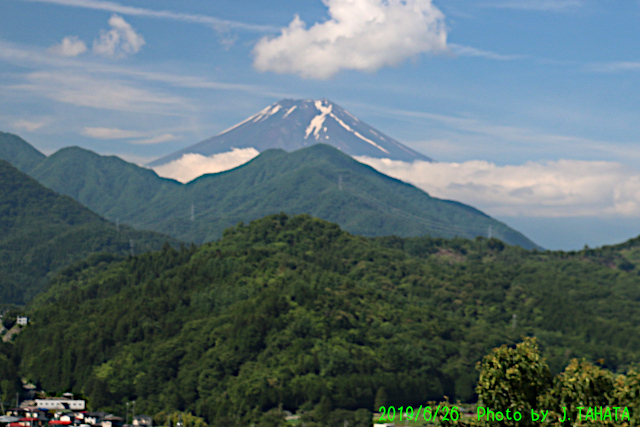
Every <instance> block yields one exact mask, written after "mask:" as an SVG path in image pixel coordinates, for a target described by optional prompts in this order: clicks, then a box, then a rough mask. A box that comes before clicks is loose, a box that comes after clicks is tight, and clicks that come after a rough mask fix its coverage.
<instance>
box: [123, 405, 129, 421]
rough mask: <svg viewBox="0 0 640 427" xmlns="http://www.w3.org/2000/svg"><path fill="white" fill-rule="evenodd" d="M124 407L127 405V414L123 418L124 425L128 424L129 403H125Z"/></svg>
mask: <svg viewBox="0 0 640 427" xmlns="http://www.w3.org/2000/svg"><path fill="white" fill-rule="evenodd" d="M126 405H127V412H126V415H125V416H124V423H125V424H129V402H127V403H126Z"/></svg>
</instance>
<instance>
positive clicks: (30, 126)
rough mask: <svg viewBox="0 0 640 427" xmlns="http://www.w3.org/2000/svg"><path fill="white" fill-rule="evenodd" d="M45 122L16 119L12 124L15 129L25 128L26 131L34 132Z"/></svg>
mask: <svg viewBox="0 0 640 427" xmlns="http://www.w3.org/2000/svg"><path fill="white" fill-rule="evenodd" d="M45 124H46V122H44V121H40V122H33V121H29V120H18V121H17V122H14V123H13V124H12V125H13V127H14V128H16V129H21V130H26V131H27V132H34V131H36V130H38V129H40V128H41V127H42V126H44V125H45Z"/></svg>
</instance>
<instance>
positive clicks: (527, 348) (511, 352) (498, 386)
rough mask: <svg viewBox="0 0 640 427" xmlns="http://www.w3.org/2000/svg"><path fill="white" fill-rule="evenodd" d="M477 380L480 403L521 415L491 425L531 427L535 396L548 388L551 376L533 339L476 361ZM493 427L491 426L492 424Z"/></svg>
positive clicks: (506, 347) (536, 408) (536, 406)
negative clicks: (517, 419) (517, 418)
mask: <svg viewBox="0 0 640 427" xmlns="http://www.w3.org/2000/svg"><path fill="white" fill-rule="evenodd" d="M478 370H479V371H480V379H479V380H478V386H477V388H476V391H477V393H478V396H479V398H480V399H481V401H482V404H483V405H485V406H486V407H487V408H488V409H491V410H493V411H500V412H502V413H506V411H507V410H510V411H511V413H513V412H515V411H518V412H520V413H521V414H523V417H522V420H521V421H515V420H512V421H510V420H507V419H504V420H503V421H495V425H504V426H516V425H519V426H523V425H533V424H534V423H533V422H532V421H531V417H530V413H531V410H532V409H533V410H535V411H537V410H538V396H539V395H541V394H542V393H544V392H545V391H546V390H547V389H548V388H549V387H550V386H551V373H550V371H549V366H548V365H547V363H546V361H545V359H544V358H543V357H542V356H541V355H540V351H539V349H538V343H537V340H536V339H535V338H528V337H527V338H525V339H524V341H523V342H521V343H519V344H517V345H516V346H515V347H508V346H506V345H503V346H501V347H499V348H496V349H494V350H493V351H492V352H491V353H490V354H489V355H487V356H485V357H484V358H483V359H482V361H481V362H478ZM492 424H493V423H492Z"/></svg>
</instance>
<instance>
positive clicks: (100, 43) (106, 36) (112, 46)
mask: <svg viewBox="0 0 640 427" xmlns="http://www.w3.org/2000/svg"><path fill="white" fill-rule="evenodd" d="M109 25H110V26H111V30H109V31H105V30H102V31H101V34H100V39H99V40H94V41H93V51H94V52H95V53H97V54H99V55H103V56H107V57H110V58H122V57H124V56H127V55H133V54H135V53H138V52H139V51H140V49H142V46H143V45H144V44H145V41H144V37H142V36H141V35H140V34H138V33H136V32H135V30H134V29H133V27H132V26H131V25H130V24H129V23H128V22H126V21H125V20H124V19H123V18H122V17H121V16H118V15H113V16H111V18H109Z"/></svg>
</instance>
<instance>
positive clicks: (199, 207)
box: [0, 144, 537, 248]
mask: <svg viewBox="0 0 640 427" xmlns="http://www.w3.org/2000/svg"><path fill="white" fill-rule="evenodd" d="M0 145H1V144H0ZM29 174H30V175H31V176H33V177H34V178H36V179H37V180H38V181H39V182H40V183H42V184H43V185H45V186H47V187H49V188H51V189H53V190H54V191H58V192H60V193H61V194H66V195H69V196H71V197H73V198H75V199H76V200H78V201H79V202H80V203H82V204H84V205H85V206H87V207H89V208H90V209H92V210H93V211H95V212H97V213H99V214H100V215H102V216H104V217H105V218H107V219H109V220H110V221H113V222H115V221H117V220H119V221H120V222H121V223H126V224H129V225H131V226H133V227H136V228H138V229H146V230H154V231H158V232H162V233H166V234H169V235H171V236H173V237H175V238H178V239H180V240H183V241H188V242H189V241H193V242H196V243H202V242H206V241H211V240H215V239H218V238H219V237H220V236H221V235H222V231H223V230H224V229H225V228H227V227H230V226H232V225H235V224H237V223H238V222H239V221H245V222H246V221H251V220H254V219H258V218H262V217H264V216H265V215H270V214H275V213H278V212H286V213H289V214H301V213H308V214H310V215H313V216H316V217H319V218H323V219H325V220H328V221H333V222H336V223H338V224H340V226H341V227H343V228H344V229H345V230H347V231H349V232H352V233H355V234H362V235H367V236H382V235H392V234H395V235H400V236H417V235H432V236H439V237H454V236H460V237H467V238H473V237H475V236H485V235H487V234H488V233H489V229H491V230H492V231H491V233H492V235H493V236H495V237H497V238H499V239H501V240H503V241H505V242H507V243H509V244H514V245H520V246H522V247H525V248H534V247H537V246H536V245H535V243H533V242H531V241H530V240H529V239H528V238H526V237H525V236H523V235H522V234H521V233H519V232H518V231H516V230H513V229H511V228H510V227H508V226H507V225H505V224H503V223H501V222H499V221H496V220H495V219H493V218H491V217H489V216H487V215H486V214H484V213H482V212H480V211H479V210H477V209H475V208H473V207H471V206H467V205H464V204H462V203H458V202H454V201H449V200H441V199H437V198H433V197H430V196H429V195H428V194H427V193H425V192H424V191H422V190H420V189H418V188H416V187H414V186H412V185H410V184H406V183H404V182H401V181H399V180H397V179H394V178H390V177H388V176H386V175H384V174H382V173H379V172H377V171H376V170H374V169H373V168H371V167H369V166H366V165H363V164H361V163H359V162H357V161H356V160H354V159H353V158H351V157H349V156H348V155H346V154H344V153H341V152H340V151H339V150H337V149H335V148H333V147H331V146H327V145H322V144H320V145H314V146H311V147H308V148H306V149H303V150H299V151H296V152H292V153H287V152H285V151H283V150H267V151H265V152H263V153H262V154H260V155H259V156H258V157H256V158H255V159H253V160H252V161H250V162H248V163H246V164H244V165H242V166H239V167H237V168H235V169H233V170H229V171H225V172H222V173H217V174H211V175H204V176H201V177H199V178H197V179H195V180H194V181H192V182H190V183H188V184H181V183H178V182H177V181H174V180H170V179H165V178H160V177H159V176H158V175H157V174H156V173H155V172H154V171H152V170H149V169H145V168H142V167H139V166H136V165H134V164H131V163H127V162H125V161H124V160H121V159H119V158H117V157H114V156H100V155H98V154H96V153H93V152H91V151H89V150H85V149H83V148H79V147H69V148H64V149H62V150H60V151H58V152H56V153H54V154H52V155H51V156H49V157H47V158H46V159H44V160H43V161H41V162H40V163H39V164H37V165H36V166H35V167H33V168H32V169H30V170H29ZM192 212H193V215H192Z"/></svg>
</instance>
